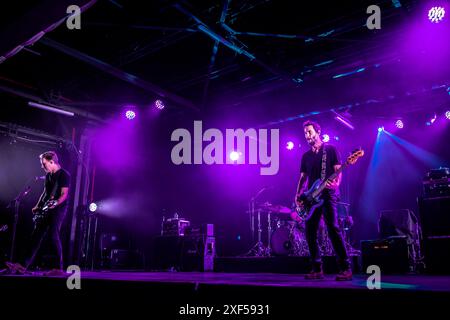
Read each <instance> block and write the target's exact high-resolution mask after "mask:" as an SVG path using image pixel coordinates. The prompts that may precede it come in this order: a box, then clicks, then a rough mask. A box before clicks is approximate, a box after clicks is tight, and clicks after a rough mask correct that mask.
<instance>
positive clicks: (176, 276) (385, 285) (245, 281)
mask: <svg viewBox="0 0 450 320" xmlns="http://www.w3.org/2000/svg"><path fill="white" fill-rule="evenodd" d="M368 276H369V275H362V274H357V275H354V276H353V280H352V281H335V280H334V277H335V275H331V274H329V275H325V279H322V280H306V279H304V276H303V275H301V274H299V275H292V274H275V273H220V272H140V271H131V272H130V271H95V272H93V271H81V281H93V280H95V281H97V280H99V281H102V282H104V281H128V282H149V283H172V284H174V283H183V284H193V285H195V286H199V285H202V284H208V285H228V286H262V287H289V288H322V289H332V288H334V289H354V290H368V288H367V279H368ZM5 278H9V280H12V279H17V280H20V281H22V280H25V279H30V280H31V279H38V278H40V279H58V278H66V277H65V276H58V277H48V276H45V275H44V274H43V273H39V272H36V273H34V274H33V275H3V276H0V283H1V282H2V280H4V279H5ZM381 289H388V290H407V291H417V290H418V291H437V292H449V293H450V276H437V275H383V276H382V278H381Z"/></svg>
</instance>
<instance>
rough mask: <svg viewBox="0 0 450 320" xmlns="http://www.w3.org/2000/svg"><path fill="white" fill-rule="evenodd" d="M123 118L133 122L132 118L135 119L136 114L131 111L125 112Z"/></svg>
mask: <svg viewBox="0 0 450 320" xmlns="http://www.w3.org/2000/svg"><path fill="white" fill-rule="evenodd" d="M125 117H126V118H127V119H128V120H133V119H134V118H136V112H134V111H133V110H127V111H126V112H125Z"/></svg>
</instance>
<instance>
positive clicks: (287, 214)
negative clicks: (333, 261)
mask: <svg viewBox="0 0 450 320" xmlns="http://www.w3.org/2000/svg"><path fill="white" fill-rule="evenodd" d="M344 205H346V204H344ZM294 210H295V209H289V208H288V207H285V206H282V205H273V204H271V203H268V202H266V203H263V204H259V205H255V204H251V205H250V223H251V231H252V236H253V239H254V238H255V233H256V235H257V241H256V244H255V245H254V246H253V247H252V248H251V249H250V251H249V252H248V253H247V254H246V255H247V256H256V257H270V256H300V257H303V256H309V249H308V244H307V241H306V235H305V221H302V222H298V221H295V220H293V219H292V218H291V214H292V213H293V212H294ZM345 211H346V212H347V210H345ZM255 220H256V221H255ZM338 221H339V227H340V230H341V232H342V237H343V239H344V242H345V245H346V247H347V250H348V252H349V254H353V253H354V251H355V250H354V249H353V248H352V247H351V245H350V241H349V236H348V231H349V230H350V229H351V227H352V225H353V220H352V217H351V216H348V215H347V214H346V215H345V216H343V217H339V218H338ZM255 225H256V227H257V229H255ZM263 225H265V228H267V234H266V236H264V237H263V231H264V229H265V228H264V229H263ZM264 233H265V232H264ZM327 233H328V232H327V228H326V225H325V222H324V220H323V218H322V219H321V222H320V225H319V230H318V242H319V250H320V253H321V255H322V256H331V255H334V253H333V247H332V244H331V241H330V239H329V238H328V234H327ZM263 238H265V239H266V240H267V242H266V243H267V245H266V244H264V242H263Z"/></svg>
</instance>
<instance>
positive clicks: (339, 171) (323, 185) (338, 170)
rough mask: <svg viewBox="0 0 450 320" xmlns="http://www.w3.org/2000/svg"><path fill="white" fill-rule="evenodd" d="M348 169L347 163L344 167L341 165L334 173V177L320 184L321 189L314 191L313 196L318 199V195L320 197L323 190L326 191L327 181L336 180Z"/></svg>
mask: <svg viewBox="0 0 450 320" xmlns="http://www.w3.org/2000/svg"><path fill="white" fill-rule="evenodd" d="M347 167H348V163H347V162H345V163H344V164H343V165H341V166H340V167H339V169H337V170H336V172H334V173H333V174H332V175H330V176H329V177H328V178H326V179H325V180H324V181H323V182H322V183H321V184H320V186H319V188H317V190H316V191H314V193H313V196H314V197H316V196H317V195H319V194H320V193H321V192H322V191H323V189H325V186H326V182H327V180H334V179H336V178H337V177H338V176H339V174H340V173H341V172H342V171H343V170H344V169H345V168H347Z"/></svg>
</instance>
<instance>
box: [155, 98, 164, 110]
mask: <svg viewBox="0 0 450 320" xmlns="http://www.w3.org/2000/svg"><path fill="white" fill-rule="evenodd" d="M155 107H156V108H157V109H159V110H162V109H164V108H165V105H164V102H162V101H161V100H156V101H155Z"/></svg>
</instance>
